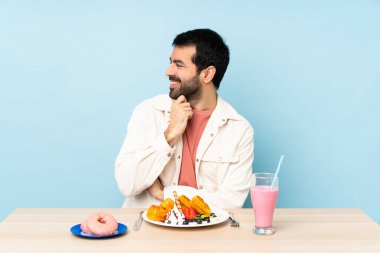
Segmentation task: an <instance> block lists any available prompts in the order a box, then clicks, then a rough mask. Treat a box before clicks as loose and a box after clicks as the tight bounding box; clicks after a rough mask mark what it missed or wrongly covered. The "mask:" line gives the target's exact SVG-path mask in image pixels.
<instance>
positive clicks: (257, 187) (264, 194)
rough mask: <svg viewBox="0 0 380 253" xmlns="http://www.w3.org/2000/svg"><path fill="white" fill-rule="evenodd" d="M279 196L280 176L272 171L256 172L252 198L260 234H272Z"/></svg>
mask: <svg viewBox="0 0 380 253" xmlns="http://www.w3.org/2000/svg"><path fill="white" fill-rule="evenodd" d="M277 196H278V177H276V176H275V175H274V174H272V173H255V174H253V181H252V184H251V200H252V206H253V209H254V213H255V229H254V232H255V233H256V234H258V235H271V234H273V233H274V229H273V227H272V222H273V214H274V209H275V208H276V202H277Z"/></svg>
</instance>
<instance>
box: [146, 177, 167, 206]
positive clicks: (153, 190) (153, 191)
mask: <svg viewBox="0 0 380 253" xmlns="http://www.w3.org/2000/svg"><path fill="white" fill-rule="evenodd" d="M148 189H149V193H150V195H152V196H153V197H155V198H156V199H158V200H161V201H162V200H164V188H163V187H162V185H161V182H160V180H159V179H158V178H157V179H156V181H154V183H153V184H152V185H151V186H150V187H149V188H148Z"/></svg>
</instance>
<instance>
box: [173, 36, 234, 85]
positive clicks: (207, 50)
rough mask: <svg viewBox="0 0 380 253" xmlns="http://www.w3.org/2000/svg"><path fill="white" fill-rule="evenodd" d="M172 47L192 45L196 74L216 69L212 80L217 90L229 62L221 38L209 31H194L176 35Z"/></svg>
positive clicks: (226, 49)
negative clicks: (193, 47) (211, 68)
mask: <svg viewBox="0 0 380 253" xmlns="http://www.w3.org/2000/svg"><path fill="white" fill-rule="evenodd" d="M172 45H173V46H178V47H183V46H191V45H194V46H195V48H196V53H195V54H194V56H193V58H192V62H193V63H194V64H195V66H197V73H198V74H199V73H200V72H201V71H202V70H204V69H205V68H207V67H209V66H214V67H215V68H216V73H215V76H214V78H213V79H212V82H213V84H214V85H215V88H216V89H218V88H219V85H220V82H221V81H222V79H223V76H224V73H225V72H226V70H227V66H228V63H229V61H230V51H229V49H228V46H227V45H226V44H225V43H224V41H223V38H222V37H221V36H220V35H219V34H218V33H216V32H214V31H213V30H210V29H195V30H191V31H187V32H184V33H180V34H178V35H177V36H176V37H175V39H174V40H173V44H172Z"/></svg>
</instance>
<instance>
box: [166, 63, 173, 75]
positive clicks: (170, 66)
mask: <svg viewBox="0 0 380 253" xmlns="http://www.w3.org/2000/svg"><path fill="white" fill-rule="evenodd" d="M165 74H166V75H167V76H174V74H175V73H174V67H173V64H169V66H168V68H167V69H166V72H165Z"/></svg>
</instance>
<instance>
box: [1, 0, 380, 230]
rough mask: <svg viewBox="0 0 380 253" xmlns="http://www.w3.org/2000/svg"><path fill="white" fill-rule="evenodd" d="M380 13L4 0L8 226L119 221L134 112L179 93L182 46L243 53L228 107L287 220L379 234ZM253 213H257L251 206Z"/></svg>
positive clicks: (284, 5) (226, 4) (229, 82)
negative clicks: (176, 46)
mask: <svg viewBox="0 0 380 253" xmlns="http://www.w3.org/2000/svg"><path fill="white" fill-rule="evenodd" d="M379 26H380V2H379V1H220V0H218V1H217V0H213V1H189V3H184V2H183V1H153V0H152V1H121V0H120V1H47V0H46V1H26V0H25V1H7V0H0V85H1V89H0V123H1V124H0V169H1V175H0V220H1V219H3V218H4V217H6V215H8V214H9V213H10V212H11V211H12V210H13V209H14V208H16V207H99V208H101V207H121V205H122V202H123V197H122V195H121V193H120V192H119V191H118V189H117V186H116V183H115V180H114V168H113V163H114V160H115V158H116V155H117V153H118V152H119V149H120V147H121V144H122V142H123V139H124V136H125V133H126V127H127V123H128V121H129V118H130V116H131V111H132V109H133V108H134V107H135V106H136V105H137V103H139V102H140V101H141V100H143V99H146V98H149V97H152V96H154V95H157V94H162V93H167V92H168V86H169V82H168V80H167V78H166V77H165V75H164V72H165V69H166V67H167V66H168V63H169V56H170V54H171V50H172V47H171V42H172V40H173V38H174V37H175V35H176V34H178V33H180V32H183V31H187V30H190V29H194V28H204V27H209V28H211V29H214V30H216V31H217V32H219V33H220V34H221V35H222V36H223V37H224V38H225V40H226V42H227V44H228V45H229V47H230V49H231V63H230V66H229V69H228V71H227V73H226V76H225V78H224V80H223V82H222V84H221V88H220V94H221V95H222V97H224V98H225V99H226V100H227V101H229V102H230V103H231V104H233V105H234V106H235V107H236V109H237V110H238V111H239V112H240V113H241V114H242V115H243V116H245V117H246V118H247V119H248V120H249V121H250V122H251V124H252V125H253V126H254V128H255V161H254V169H255V170H256V171H274V170H275V167H276V166H277V162H278V159H279V158H280V155H281V154H285V159H284V163H283V167H282V169H281V173H280V187H281V189H280V196H279V202H278V206H279V207H358V208H362V209H363V210H364V211H365V212H366V213H367V214H369V215H370V216H371V217H372V218H373V219H374V220H376V221H377V222H378V223H379V222H380V204H379V201H378V194H379V193H380V184H379V178H380V133H379V129H380V117H379V116H380V99H379V98H380V85H379V83H380V76H379V70H380V33H379ZM246 206H250V204H249V201H247V202H246Z"/></svg>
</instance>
